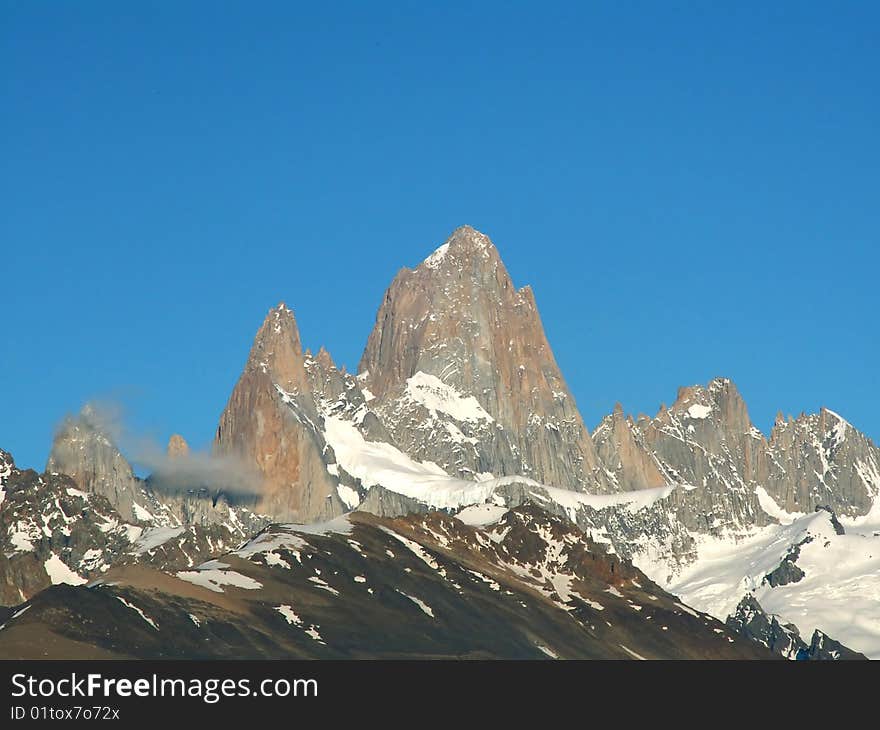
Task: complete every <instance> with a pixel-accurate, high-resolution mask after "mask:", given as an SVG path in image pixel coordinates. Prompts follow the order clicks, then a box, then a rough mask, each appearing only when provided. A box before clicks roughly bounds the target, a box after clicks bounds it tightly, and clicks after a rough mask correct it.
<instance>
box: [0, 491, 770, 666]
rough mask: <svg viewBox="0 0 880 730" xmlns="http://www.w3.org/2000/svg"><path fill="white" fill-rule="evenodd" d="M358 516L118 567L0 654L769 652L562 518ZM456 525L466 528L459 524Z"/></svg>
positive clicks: (48, 608)
mask: <svg viewBox="0 0 880 730" xmlns="http://www.w3.org/2000/svg"><path fill="white" fill-rule="evenodd" d="M463 518H464V520H465V521H462V520H460V519H456V518H451V517H449V516H446V515H443V514H438V513H432V514H428V515H422V516H409V517H406V518H401V519H396V520H390V519H382V518H377V517H374V516H372V515H367V514H363V513H354V514H352V515H350V516H349V517H348V518H339V519H337V520H335V521H334V522H331V523H329V524H325V525H322V526H316V527H311V528H304V527H296V526H289V525H288V526H281V525H273V526H271V527H269V528H267V529H266V530H265V531H263V532H261V533H260V534H259V535H257V536H256V537H254V538H253V539H252V540H250V541H248V542H247V543H245V544H244V545H242V546H241V547H239V548H238V549H237V550H234V551H232V552H228V553H225V554H222V555H218V556H217V558H216V559H214V560H211V561H208V562H205V563H203V564H201V565H199V566H197V567H195V568H191V569H181V570H174V569H164V570H159V569H156V568H155V567H150V568H147V567H143V566H140V565H125V566H119V567H116V568H114V569H111V570H109V571H107V573H106V575H105V576H104V577H103V579H102V580H100V581H97V582H94V583H92V584H90V586H89V587H85V586H78V587H72V586H55V587H53V588H51V589H49V590H46V591H43V592H41V593H39V594H38V595H37V596H36V597H35V598H33V599H32V600H31V601H29V602H28V603H25V604H23V605H20V606H16V607H15V608H14V609H10V610H9V611H7V612H6V614H7V615H6V617H0V622H3V623H4V626H3V627H2V629H0V655H2V656H4V657H7V658H33V657H41V658H62V657H65V656H77V657H82V656H94V657H105V658H106V657H126V658H128V657H138V658H144V657H190V658H191V657H206V658H212V657H213V658H219V657H227V658H228V657H235V658H243V657H245V658H246V657H272V658H289V657H314V658H365V657H380V658H395V657H400V658H403V657H408V658H531V659H540V658H543V659H549V658H554V659H555V658H608V659H653V658H756V659H757V658H769V657H771V656H772V654H771V652H770V651H769V650H767V649H766V648H764V647H763V646H760V645H759V644H757V643H756V642H753V641H751V640H749V639H746V638H742V637H741V636H740V635H739V634H738V633H736V632H734V631H731V630H729V629H727V628H726V627H725V626H724V625H723V624H722V623H720V622H719V621H717V620H715V619H713V618H711V617H709V616H706V615H704V614H701V613H699V612H697V611H694V610H692V609H690V608H688V607H687V606H685V605H683V604H681V603H680V602H679V601H678V600H677V599H676V598H675V597H674V596H671V595H669V594H667V593H665V592H664V591H662V590H661V589H660V588H659V587H658V586H656V585H655V584H653V583H652V582H651V581H650V580H649V579H648V578H647V577H646V576H644V575H643V574H642V573H641V572H640V571H638V570H637V569H635V568H633V567H632V566H631V565H629V564H628V563H627V562H626V561H622V560H620V559H619V558H617V557H616V556H614V555H609V554H606V553H605V552H604V551H603V550H602V549H601V548H600V547H598V546H597V545H595V544H593V543H592V542H591V541H590V540H589V539H588V538H586V536H584V535H583V533H581V532H580V531H579V530H578V529H577V528H575V527H574V526H573V525H571V523H569V522H567V521H565V520H558V519H554V518H551V517H549V516H548V515H546V514H545V513H543V512H542V511H541V510H539V509H537V508H534V507H530V508H524V509H520V510H515V511H510V512H505V513H503V514H500V515H499V514H498V513H497V512H495V513H489V514H487V513H486V512H485V511H484V510H479V509H478V510H474V511H472V512H471V513H469V514H466V515H463ZM466 522H471V523H477V524H466Z"/></svg>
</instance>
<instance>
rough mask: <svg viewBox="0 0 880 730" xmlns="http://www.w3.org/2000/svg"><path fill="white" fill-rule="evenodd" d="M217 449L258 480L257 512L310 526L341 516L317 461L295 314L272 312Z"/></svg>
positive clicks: (330, 481) (281, 308)
mask: <svg viewBox="0 0 880 730" xmlns="http://www.w3.org/2000/svg"><path fill="white" fill-rule="evenodd" d="M215 449H216V450H217V451H218V452H219V453H222V454H233V455H235V456H236V457H238V458H240V459H242V460H243V461H244V462H245V464H246V465H247V466H249V467H255V468H256V469H257V470H258V471H259V473H261V474H262V475H263V482H264V483H263V491H262V496H261V498H260V502H259V503H258V505H257V510H258V511H259V512H261V513H264V514H268V515H270V516H272V517H274V518H276V519H279V520H292V521H313V520H319V519H325V518H330V517H333V516H335V515H338V514H340V513H341V512H342V511H343V506H342V503H341V502H340V500H339V497H338V494H337V492H336V481H335V479H334V478H333V477H332V475H330V474H329V473H328V472H327V468H326V465H325V463H324V461H323V459H322V454H323V453H324V449H325V443H324V439H323V436H322V433H321V422H320V416H319V415H318V413H317V410H316V408H315V401H314V397H313V394H312V392H311V390H310V387H309V381H308V377H307V375H306V370H305V366H304V357H303V352H302V344H301V342H300V336H299V330H298V329H297V326H296V320H295V318H294V316H293V312H292V311H290V309H288V308H287V307H286V306H285V305H284V304H283V303H281V304H279V305H278V306H277V307H275V308H274V309H271V310H270V311H269V313H268V315H267V316H266V319H265V321H264V322H263V325H262V326H261V327H260V329H259V331H258V332H257V335H256V338H255V339H254V344H253V347H252V348H251V351H250V355H249V356H248V360H247V363H246V365H245V368H244V372H243V373H242V374H241V377H240V378H239V380H238V383H236V385H235V388H234V389H233V391H232V394H231V396H230V397H229V402H228V403H227V404H226V408H225V409H224V411H223V414H222V415H221V417H220V425H219V427H218V429H217V436H216V439H215Z"/></svg>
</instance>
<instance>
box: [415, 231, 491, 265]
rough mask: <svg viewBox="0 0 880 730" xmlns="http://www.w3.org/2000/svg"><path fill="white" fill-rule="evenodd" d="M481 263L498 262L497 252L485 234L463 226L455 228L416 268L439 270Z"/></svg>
mask: <svg viewBox="0 0 880 730" xmlns="http://www.w3.org/2000/svg"><path fill="white" fill-rule="evenodd" d="M481 261H482V262H485V261H500V257H499V255H498V250H497V249H496V248H495V245H494V244H493V243H492V241H491V239H490V238H489V237H488V236H487V235H486V234H484V233H481V232H480V231H478V230H476V229H475V228H473V227H472V226H468V225H464V226H459V227H458V228H456V229H455V230H454V231H453V232H452V234H451V235H450V236H449V238H447V239H446V241H445V242H444V243H443V244H442V245H441V246H439V247H438V248H437V249H435V250H434V252H433V253H432V254H431V255H430V256H428V257H427V258H426V259H425V260H424V261H422V263H421V264H420V265H419V267H418V268H422V267H424V268H428V269H439V268H441V267H448V266H449V265H450V264H453V265H454V264H462V263H464V262H474V263H478V262H481Z"/></svg>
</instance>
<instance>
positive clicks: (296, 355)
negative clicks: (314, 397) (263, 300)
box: [247, 302, 305, 391]
mask: <svg viewBox="0 0 880 730" xmlns="http://www.w3.org/2000/svg"><path fill="white" fill-rule="evenodd" d="M247 368H248V369H250V370H255V371H260V372H263V373H267V374H269V375H271V377H272V380H273V381H274V382H276V383H277V384H278V385H280V386H281V387H282V388H284V389H285V390H288V391H292V390H294V389H296V388H297V387H301V386H302V385H303V383H305V371H304V369H303V350H302V341H301V339H300V335H299V328H298V327H297V324H296V317H294V315H293V311H292V310H291V309H289V308H288V307H287V305H285V304H284V302H281V303H279V304H278V306H277V307H273V308H272V309H270V310H269V313H268V314H267V315H266V318H265V319H264V320H263V324H262V325H261V326H260V329H259V330H258V331H257V334H256V337H254V344H253V346H252V347H251V351H250V355H249V357H248V364H247Z"/></svg>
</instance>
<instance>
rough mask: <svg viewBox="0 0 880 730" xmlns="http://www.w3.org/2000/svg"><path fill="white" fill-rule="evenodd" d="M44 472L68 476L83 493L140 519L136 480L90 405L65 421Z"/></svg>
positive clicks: (96, 412)
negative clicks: (136, 510) (136, 506)
mask: <svg viewBox="0 0 880 730" xmlns="http://www.w3.org/2000/svg"><path fill="white" fill-rule="evenodd" d="M46 471H47V472H57V473H59V474H67V475H68V476H70V477H72V478H73V480H74V481H75V482H76V483H77V485H78V486H79V488H80V489H82V490H83V491H85V492H92V493H94V494H100V495H102V496H104V497H106V498H107V499H108V500H109V501H110V504H111V505H113V507H115V508H116V511H117V512H119V514H120V515H122V517H123V518H124V519H126V520H129V521H134V520H137V519H139V518H138V515H137V514H135V508H134V504H135V500H136V498H137V496H138V495H139V494H140V492H141V490H140V488H139V486H138V482H137V479H136V478H135V475H134V472H133V471H132V469H131V465H130V464H129V463H128V462H127V461H126V460H125V457H123V456H122V454H121V453H120V451H119V449H118V448H117V447H116V444H115V443H114V442H113V440H112V438H111V437H110V435H109V433H108V432H107V428H106V426H105V424H104V422H103V419H102V418H101V416H100V414H99V413H98V411H96V410H95V408H93V407H92V406H91V405H89V404H86V405H85V406H83V408H82V410H81V411H80V413H79V415H78V416H68V417H67V418H66V419H65V420H64V423H63V424H62V425H61V427H60V428H59V429H58V432H57V433H56V434H55V439H54V441H53V443H52V450H51V452H50V453H49V459H48V461H47V462H46Z"/></svg>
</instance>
